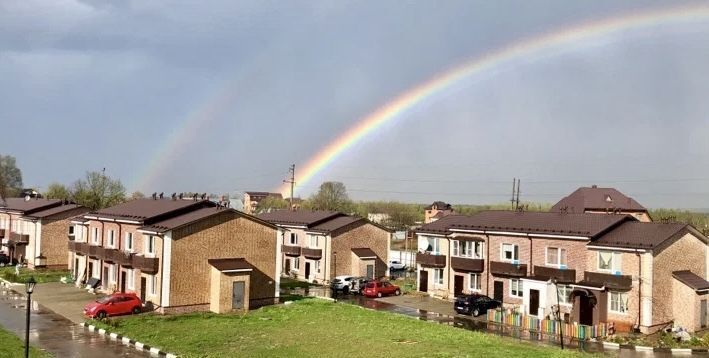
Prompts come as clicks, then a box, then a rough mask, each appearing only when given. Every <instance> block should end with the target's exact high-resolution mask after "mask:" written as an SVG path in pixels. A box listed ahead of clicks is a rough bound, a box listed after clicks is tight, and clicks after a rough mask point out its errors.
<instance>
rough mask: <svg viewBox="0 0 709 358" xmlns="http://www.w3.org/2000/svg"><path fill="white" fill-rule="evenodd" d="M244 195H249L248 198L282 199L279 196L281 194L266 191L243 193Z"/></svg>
mask: <svg viewBox="0 0 709 358" xmlns="http://www.w3.org/2000/svg"><path fill="white" fill-rule="evenodd" d="M244 194H249V196H251V197H254V196H260V197H267V196H274V197H277V198H283V194H281V193H269V192H267V191H245V192H244Z"/></svg>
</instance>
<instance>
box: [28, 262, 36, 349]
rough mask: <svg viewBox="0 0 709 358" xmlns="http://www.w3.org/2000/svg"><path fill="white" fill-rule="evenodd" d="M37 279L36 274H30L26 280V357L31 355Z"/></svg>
mask: <svg viewBox="0 0 709 358" xmlns="http://www.w3.org/2000/svg"><path fill="white" fill-rule="evenodd" d="M36 284H37V281H35V280H34V276H30V279H29V280H27V282H25V291H26V292H27V325H26V328H25V358H29V356H30V307H31V306H32V299H31V297H32V292H33V291H34V286H35V285H36Z"/></svg>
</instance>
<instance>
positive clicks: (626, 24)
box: [277, 5, 709, 195]
mask: <svg viewBox="0 0 709 358" xmlns="http://www.w3.org/2000/svg"><path fill="white" fill-rule="evenodd" d="M704 19H709V6H706V5H701V6H696V5H695V6H684V7H672V8H663V9H658V10H651V11H647V12H640V13H635V14H630V15H625V16H620V17H613V18H609V19H603V20H599V21H595V22H590V23H586V24H583V25H580V26H575V27H571V28H567V29H563V30H561V31H557V32H553V33H548V34H545V35H541V36H537V37H534V38H530V39H527V40H523V41H520V42H517V43H514V44H512V45H510V46H507V47H504V48H501V49H498V50H496V51H493V52H490V53H487V54H485V55H483V56H481V57H477V58H475V59H473V60H472V61H470V62H467V63H464V64H462V65H460V66H458V67H455V68H453V69H451V70H448V71H446V72H443V73H440V74H438V75H436V76H434V77H433V78H431V79H429V80H428V81H426V82H423V83H421V84H419V85H418V86H416V87H414V88H412V89H410V90H408V91H406V92H404V93H403V94H401V95H399V96H398V97H396V98H394V99H393V100H392V101H390V102H388V103H386V104H385V105H383V106H382V107H380V108H379V109H377V110H376V111H374V112H372V113H371V114H369V115H367V116H366V117H364V118H362V119H360V120H359V121H357V123H356V124H355V125H354V126H352V127H351V128H349V129H348V130H347V131H346V132H344V133H343V134H341V135H340V136H339V137H337V138H336V139H335V140H333V141H332V142H330V143H329V144H328V145H327V146H325V147H324V148H323V149H322V150H321V151H319V152H318V153H316V154H315V155H314V156H313V157H312V158H311V159H310V160H309V161H308V162H307V163H306V164H305V165H304V166H303V167H302V169H299V170H298V175H297V177H296V181H297V184H296V185H297V187H300V186H303V185H304V184H306V183H308V182H309V181H310V180H311V179H313V177H314V176H316V175H317V174H318V173H320V172H322V171H323V170H324V169H325V168H326V167H327V166H328V165H329V164H331V163H332V162H333V161H334V160H335V159H337V158H338V157H339V156H340V155H341V154H342V153H344V152H346V151H347V150H348V149H349V148H351V147H352V146H353V145H354V144H356V143H357V142H359V141H360V140H362V139H363V138H365V137H366V136H367V135H369V134H371V133H373V132H375V131H376V130H377V129H379V128H381V127H382V126H383V125H384V124H387V123H390V122H392V121H393V120H394V119H396V118H399V117H401V115H402V114H403V113H404V112H406V111H407V110H409V109H411V108H413V107H414V106H416V105H417V104H419V103H421V102H422V101H424V100H426V99H428V98H430V97H432V96H434V95H435V94H437V93H439V92H440V91H441V90H443V89H445V88H447V87H449V86H451V85H452V84H454V83H456V82H458V81H460V80H462V79H465V78H468V77H471V76H474V75H478V74H481V73H484V72H486V71H490V70H494V69H495V68H497V67H499V66H501V65H503V64H505V63H508V62H511V61H513V60H520V59H525V58H528V57H529V56H530V55H533V54H535V53H539V52H543V51H549V50H553V49H556V48H560V47H566V46H570V45H571V46H573V45H578V44H580V43H581V41H584V40H589V39H592V38H598V37H603V36H609V35H614V34H616V33H618V32H620V31H622V30H627V29H638V28H644V27H651V26H655V25H658V24H664V23H671V22H685V21H686V22H691V21H698V20H704ZM299 168H300V166H299ZM289 191H290V187H289V186H287V185H282V186H281V187H279V188H278V189H277V192H280V193H283V194H284V195H290V193H289Z"/></svg>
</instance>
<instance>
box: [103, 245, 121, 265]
mask: <svg viewBox="0 0 709 358" xmlns="http://www.w3.org/2000/svg"><path fill="white" fill-rule="evenodd" d="M122 257H123V255H122V254H121V252H120V251H118V250H116V249H108V248H106V249H104V250H103V259H104V260H106V261H109V262H113V263H118V262H120V261H121V258H122Z"/></svg>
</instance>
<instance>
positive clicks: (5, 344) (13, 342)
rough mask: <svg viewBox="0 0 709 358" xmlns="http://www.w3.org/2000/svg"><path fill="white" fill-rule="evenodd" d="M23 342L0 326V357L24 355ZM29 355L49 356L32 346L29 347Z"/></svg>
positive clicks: (8, 357)
mask: <svg viewBox="0 0 709 358" xmlns="http://www.w3.org/2000/svg"><path fill="white" fill-rule="evenodd" d="M24 354H25V343H24V341H22V340H21V339H20V338H19V337H17V336H16V335H15V334H13V333H12V332H8V331H6V330H4V329H3V328H1V327H0V358H6V357H7V358H16V357H24ZM30 357H51V355H49V354H48V353H46V352H42V351H40V350H38V349H35V348H34V347H30Z"/></svg>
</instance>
